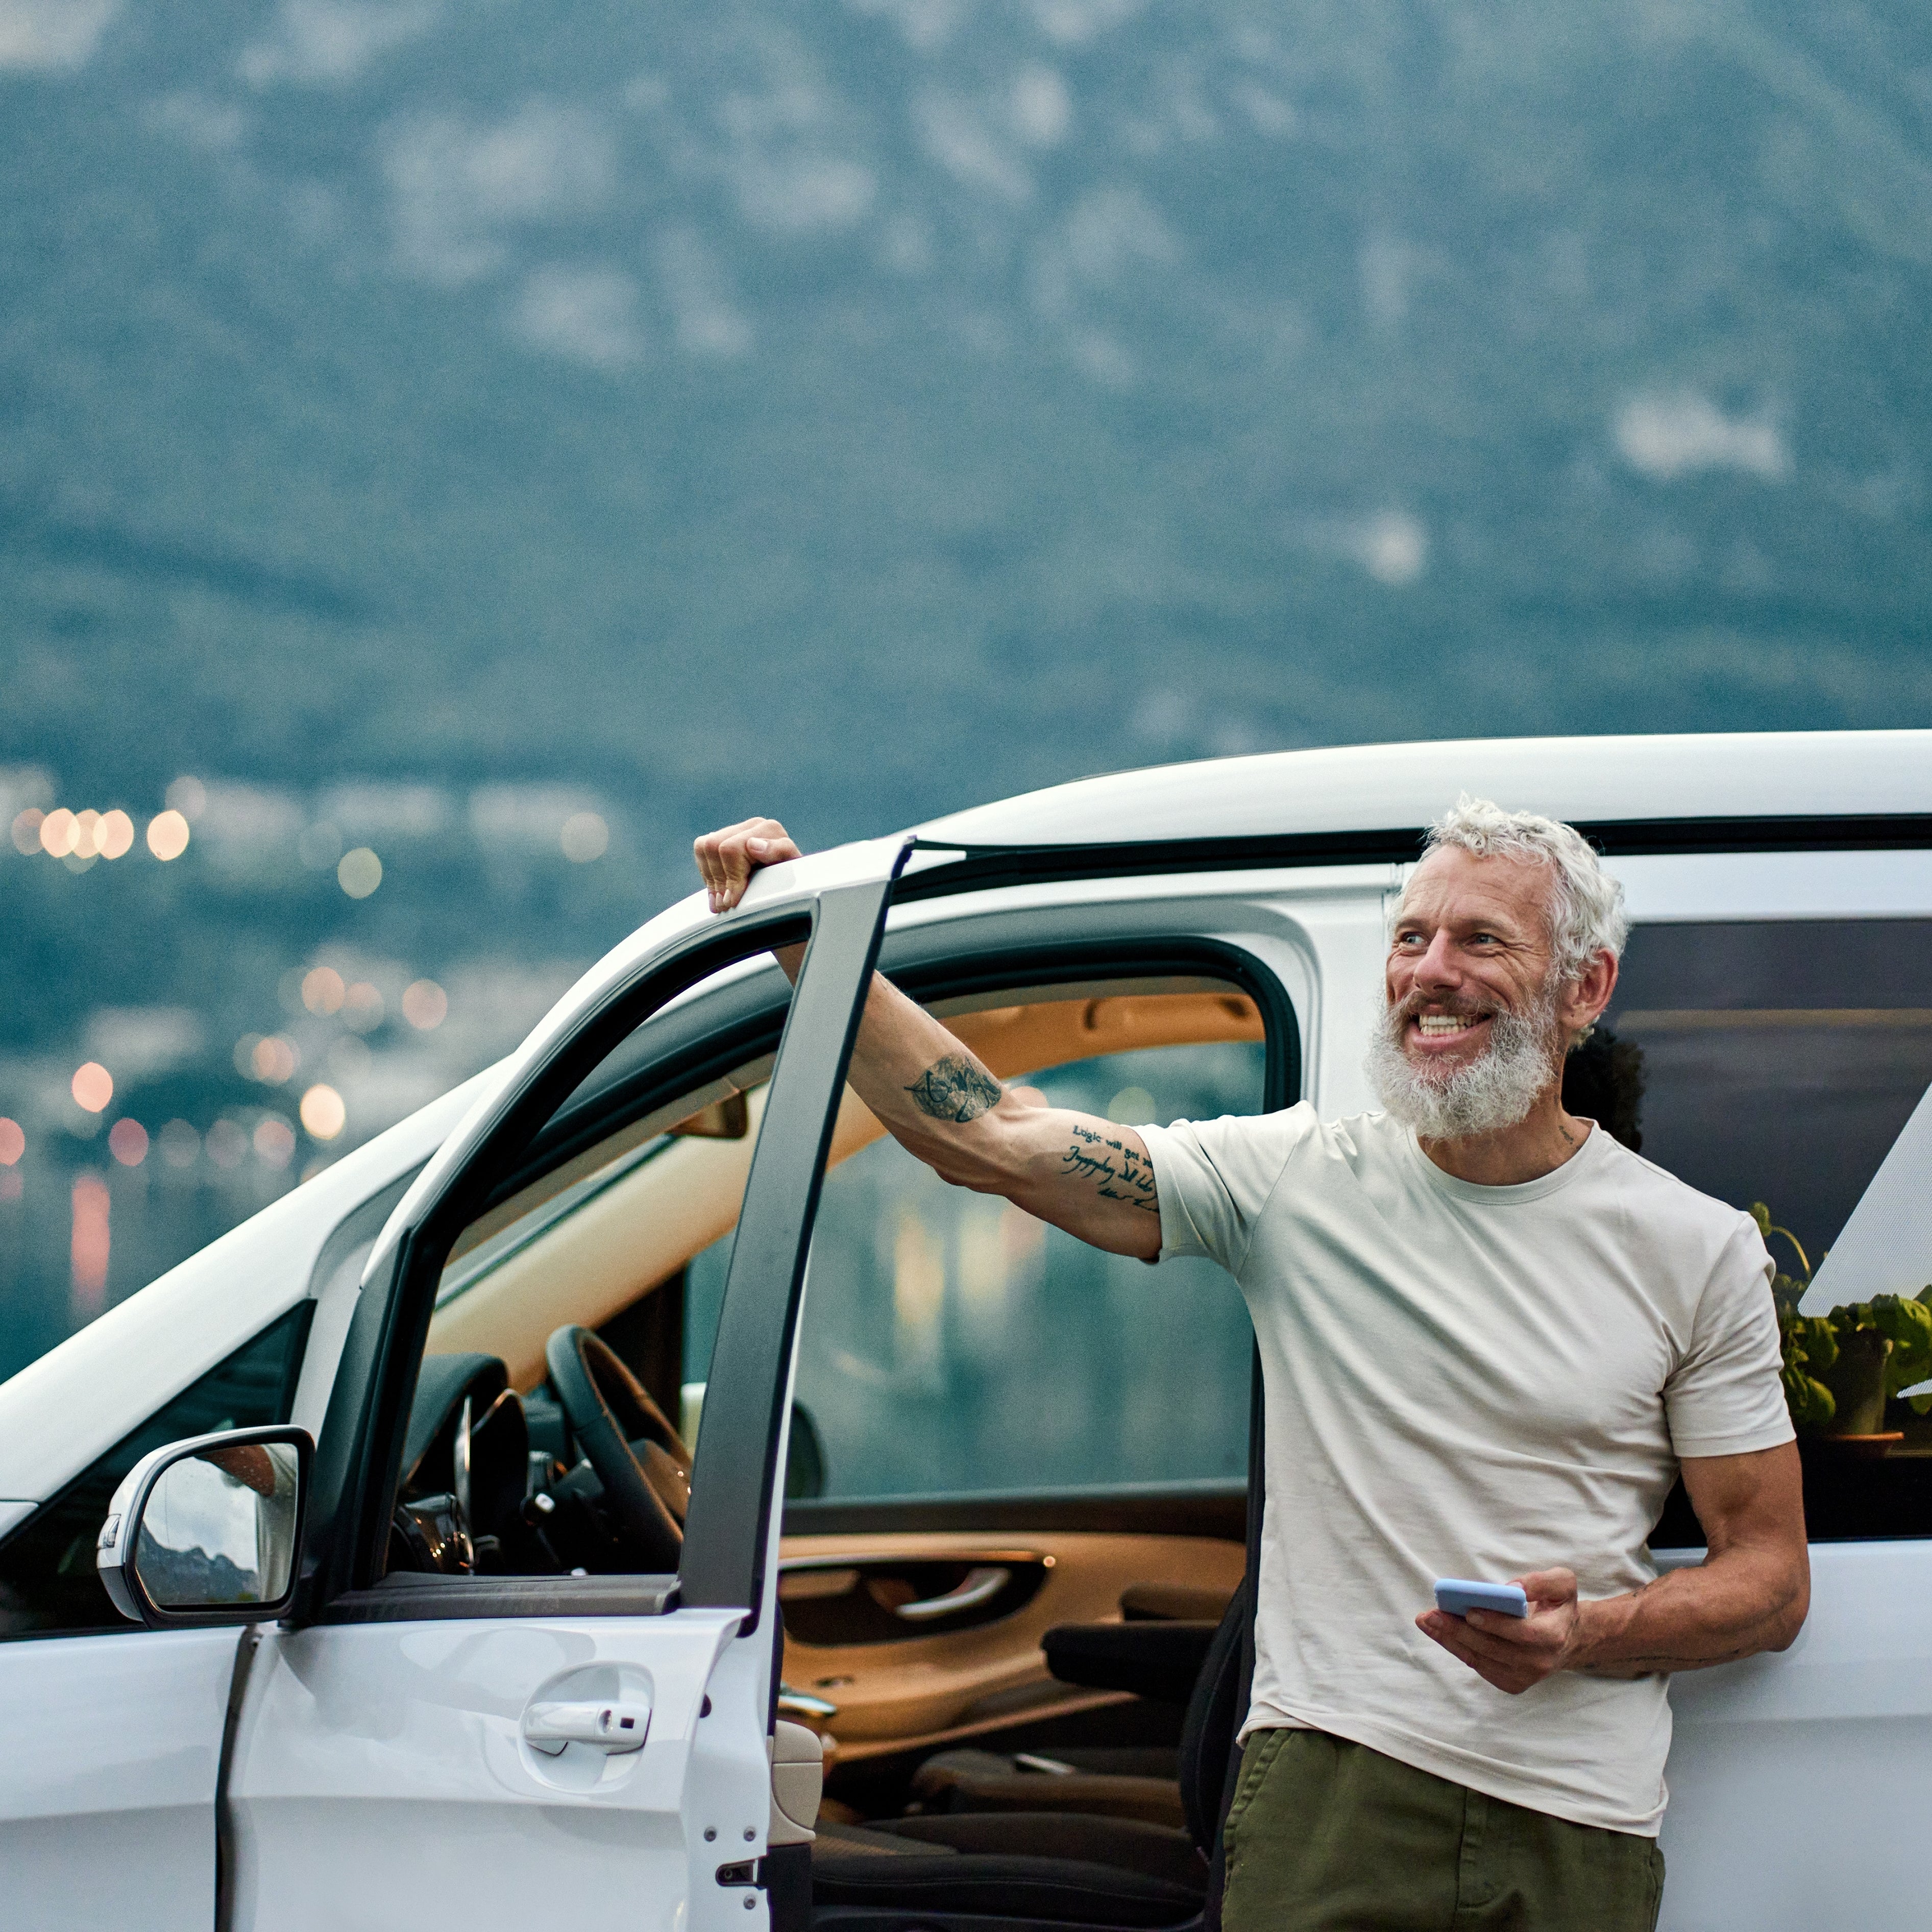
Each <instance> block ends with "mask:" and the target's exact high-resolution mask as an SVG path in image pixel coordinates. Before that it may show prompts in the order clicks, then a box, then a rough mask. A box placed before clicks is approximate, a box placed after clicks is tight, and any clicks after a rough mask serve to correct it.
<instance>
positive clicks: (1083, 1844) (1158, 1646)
mask: <svg viewBox="0 0 1932 1932" xmlns="http://www.w3.org/2000/svg"><path fill="white" fill-rule="evenodd" d="M935 1010H937V1011H938V1012H940V1013H941V1014H942V1016H944V1018H945V1019H946V1020H947V1024H948V1025H950V1026H951V1027H952V1028H953V1029H954V1030H955V1031H956V1032H957V1033H958V1034H959V1035H960V1037H962V1038H963V1039H964V1040H965V1041H966V1042H967V1043H968V1045H970V1046H971V1047H972V1049H974V1052H977V1054H979V1055H980V1057H981V1058H983V1060H984V1061H986V1064H988V1065H989V1067H991V1068H992V1070H994V1072H995V1073H997V1074H998V1076H1000V1077H1001V1079H1003V1080H1004V1081H1007V1082H1021V1083H1022V1084H1027V1085H1037V1088H1038V1089H1039V1091H1041V1092H1043V1094H1048V1095H1049V1096H1050V1097H1052V1098H1053V1099H1054V1100H1056V1101H1065V1102H1066V1103H1069V1104H1077V1105H1080V1106H1084V1107H1087V1108H1089V1109H1091V1110H1092V1111H1094V1112H1098V1113H1102V1114H1106V1115H1109V1116H1110V1117H1111V1118H1116V1119H1121V1120H1123V1121H1141V1120H1153V1119H1157V1118H1158V1119H1162V1120H1166V1119H1171V1118H1182V1117H1188V1118H1193V1117H1199V1115H1202V1113H1204V1112H1251V1111H1254V1110H1256V1109H1258V1108H1259V1107H1260V1106H1262V1105H1263V1104H1264V1096H1263V1061H1264V1053H1265V1022H1264V1019H1263V1016H1262V1012H1261V1010H1259V1007H1258V1006H1257V1004H1256V1001H1255V1000H1254V999H1253V998H1251V997H1250V995H1248V994H1247V992H1244V990H1243V989H1241V988H1240V987H1239V986H1235V985H1232V984H1230V983H1223V982H1219V981H1217V980H1211V979H1203V978H1200V977H1173V976H1168V977H1162V978H1158V979H1154V978H1145V979H1137V980H1127V979H1123V980H1106V981H1088V982H1085V983H1075V984H1065V983H1062V984H1058V985H1049V986H1036V987H1031V988H1019V989H1001V991H999V992H997V993H985V992H982V993H978V994H976V995H974V996H972V997H971V998H966V999H962V1000H957V1001H950V1002H947V1003H944V1004H941V1005H938V1006H937V1007H935ZM771 1067H772V1055H771V1054H770V1052H769V1051H763V1052H760V1053H758V1054H757V1055H755V1056H754V1057H753V1058H749V1059H748V1060H747V1061H745V1062H744V1064H741V1065H738V1066H736V1067H732V1068H730V1070H729V1071H728V1072H727V1073H725V1074H724V1075H722V1076H718V1075H715V1074H714V1075H713V1076H712V1077H710V1078H709V1079H707V1080H706V1081H705V1082H703V1084H701V1085H699V1086H698V1087H697V1088H694V1090H691V1091H687V1092H685V1093H684V1094H681V1095H679V1097H678V1098H677V1100H676V1102H675V1103H670V1104H667V1105H664V1106H658V1107H656V1108H655V1109H653V1110H652V1112H649V1114H646V1115H643V1116H642V1117H641V1118H637V1119H634V1120H628V1121H625V1123H624V1124H622V1126H620V1127H615V1128H614V1129H613V1130H611V1131H610V1132H609V1133H606V1134H604V1136H601V1138H599V1139H595V1140H594V1141H591V1142H589V1143H588V1144H584V1143H583V1136H581V1135H578V1136H576V1137H575V1139H574V1140H573V1141H572V1142H571V1143H570V1145H571V1150H572V1151H571V1152H570V1153H569V1155H568V1158H567V1159H564V1160H559V1161H558V1162H556V1163H554V1164H553V1166H550V1168H549V1169H548V1170H547V1172H542V1173H541V1174H538V1175H535V1176H534V1177H533V1178H527V1179H526V1180H523V1181H522V1184H520V1185H519V1186H518V1187H517V1188H516V1189H515V1190H514V1192H513V1193H510V1194H508V1196H506V1198H504V1199H501V1200H499V1201H498V1202H496V1204H495V1205H493V1206H492V1207H490V1208H489V1209H488V1211H487V1212H485V1213H484V1214H482V1215H481V1216H479V1217H478V1219H477V1220H475V1222H474V1223H472V1226H470V1227H469V1228H468V1229H466V1230H465V1232H463V1235H461V1236H460V1237H459V1238H458V1240H457V1241H456V1242H455V1244H453V1246H452V1250H451V1253H450V1254H449V1258H448V1260H447V1262H446V1266H445V1268H444V1272H443V1280H442V1283H441V1286H440V1290H439V1295H438V1306H437V1312H436V1314H435V1316H434V1321H433V1323H432V1325H431V1331H430V1337H429V1341H428V1352H427V1353H426V1355H425V1358H424V1360H423V1362H422V1367H421V1371H420V1373H419V1379H418V1384H417V1388H416V1396H415V1400H414V1403H413V1407H412V1410H411V1415H410V1426H409V1430H408V1435H407V1443H406V1446H405V1449H404V1475H403V1480H402V1484H401V1491H400V1496H399V1501H398V1507H397V1509H396V1512H395V1520H394V1523H393V1526H392V1532H391V1536H390V1543H389V1566H390V1568H391V1570H392V1571H397V1570H439V1571H446V1572H458V1573H460V1572H475V1573H478V1574H571V1573H577V1574H584V1573H587V1574H617V1573H630V1572H657V1573H661V1572H664V1571H670V1570H674V1569H675V1568H676V1566H677V1562H678V1553H679V1539H680V1535H681V1526H682V1522H683V1519H684V1514H685V1505H686V1502H687V1501H688V1496H689V1492H690V1472H691V1442H693V1440H694V1439H695V1436H696V1434H697V1432H698V1431H699V1430H701V1427H702V1415H703V1387H704V1383H703V1367H704V1365H705V1363H706V1360H707V1358H708V1349H709V1332H710V1330H711V1328H712V1327H715V1322H716V1317H717V1306H718V1298H719V1295H720V1292H721V1283H722V1278H723V1271H724V1262H725V1260H726V1259H727V1251H728V1247H729V1243H730V1235H731V1231H732V1229H733V1223H734V1222H735V1220H736V1214H737V1211H738V1206H739V1202H740V1200H741V1199H742V1194H743V1190H744V1187H745V1178H746V1176H747V1175H748V1171H749V1166H750V1160H751V1152H752V1149H753V1147H754V1144H755V1141H756V1136H757V1127H758V1123H759V1121H760V1118H761V1115H762V1111H763V1099H764V1093H765V1085H766V1082H767V1080H768V1079H769V1073H770V1070H771ZM1022 1224H1024V1225H1022ZM1190 1270H1196V1272H1195V1273H1190V1272H1188V1271H1190ZM1190 1294H1191V1295H1195V1296H1199V1297H1200V1298H1201V1300H1200V1301H1199V1303H1197V1304H1195V1305H1193V1306H1192V1307H1190ZM1124 1298H1125V1299H1124ZM1163 1303H1164V1304H1167V1306H1166V1310H1165V1313H1163V1314H1161V1315H1160V1317H1159V1319H1153V1320H1150V1321H1142V1322H1139V1323H1138V1324H1136V1323H1133V1322H1127V1323H1123V1322H1122V1321H1121V1315H1122V1313H1123V1311H1124V1309H1126V1308H1127V1307H1134V1308H1138V1309H1140V1310H1143V1311H1144V1312H1147V1313H1150V1314H1151V1313H1154V1311H1156V1310H1158V1309H1159V1307H1160V1304H1163ZM805 1310H806V1312H805V1317H804V1321H803V1324H802V1333H801V1337H800V1340H799V1372H798V1377H797V1385H796V1395H797V1399H796V1403H795V1406H794V1409H793V1417H792V1424H791V1430H790V1439H789V1450H788V1454H787V1466H786V1471H785V1493H786V1504H785V1518H784V1536H783V1540H782V1543H781V1577H780V1582H779V1586H778V1595H779V1604H780V1611H781V1620H782V1623H783V1625H784V1661H783V1666H782V1674H783V1679H784V1682H783V1685H782V1688H781V1691H780V1694H779V1698H778V1715H779V1718H780V1720H781V1724H784V1725H787V1726H789V1725H798V1726H802V1727H804V1728H805V1730H806V1731H808V1733H810V1734H811V1736H812V1737H813V1738H814V1739H816V1740H817V1750H818V1751H822V1754H823V1766H824V1776H823V1793H822V1796H821V1797H820V1799H819V1802H818V1803H817V1808H816V1813H815V1816H814V1817H812V1818H811V1819H810V1820H802V1821H801V1822H802V1823H809V1824H810V1825H811V1826H814V1828H815V1832H816V1837H815V1841H814V1843H813V1844H812V1846H811V1877H812V1897H813V1910H814V1916H815V1920H816V1921H817V1922H820V1923H826V1924H829V1923H831V1922H833V1921H835V1920H837V1919H838V1918H841V1916H843V1915H849V1914H850V1913H852V1912H859V1913H862V1914H863V1915H865V1916H866V1917H867V1918H868V1921H871V1920H873V1919H874V1918H875V1916H876V1914H877V1911H878V1910H879V1909H880V1908H882V1907H883V1908H888V1909H892V1910H893V1911H895V1912H917V1913H919V1915H921V1917H922V1919H923V1920H924V1921H926V1922H931V1921H933V1920H934V1919H935V1917H938V1918H952V1917H959V1916H962V1915H964V1916H966V1917H970V1918H978V1919H983V1918H986V1917H989V1916H991V1917H998V1918H1007V1919H1026V1920H1033V1921H1054V1922H1073V1923H1079V1924H1118V1925H1123V1926H1128V1925H1131V1926H1155V1925H1169V1924H1181V1923H1184V1922H1185V1921H1190V1920H1191V1919H1193V1918H1196V1917H1198V1916H1199V1914H1200V1912H1201V1911H1202V1906H1203V1903H1204V1900H1205V1897H1206V1894H1207V1891H1208V1876H1209V1870H1210V1859H1211V1855H1212V1852H1213V1847H1214V1840H1215V1836H1216V1834H1217V1829H1218V1826H1219V1822H1220V1815H1221V1809H1222V1807H1221V1802H1220V1800H1221V1796H1222V1790H1223V1783H1224V1781H1225V1780H1226V1775H1227V1773H1228V1770H1229V1764H1230V1762H1231V1752H1232V1739H1233V1735H1234V1727H1235V1721H1236V1715H1237V1712H1238V1708H1239V1706H1240V1704H1241V1699H1242V1697H1243V1694H1244V1678H1245V1673H1246V1670H1247V1667H1248V1664H1249V1660H1248V1658H1247V1654H1246V1651H1245V1649H1244V1641H1245V1639H1244V1633H1245V1631H1246V1628H1247V1619H1245V1618H1244V1616H1243V1615H1242V1611H1241V1605H1242V1603H1243V1601H1244V1595H1243V1581H1244V1574H1245V1571H1246V1568H1247V1547H1246V1545H1247V1482H1246V1465H1247V1451H1248V1408H1249V1397H1250V1387H1251V1375H1252V1369H1251V1341H1250V1337H1249V1334H1248V1330H1247V1318H1246V1314H1245V1311H1244V1310H1243V1309H1242V1307H1241V1304H1240V1301H1239V1298H1238V1295H1237V1294H1236V1293H1235V1291H1234V1289H1233V1287H1232V1284H1231V1283H1227V1282H1226V1280H1225V1279H1224V1278H1222V1277H1218V1276H1217V1275H1214V1274H1212V1273H1211V1271H1206V1270H1205V1266H1202V1265H1194V1264H1179V1265H1172V1266H1170V1267H1169V1268H1166V1269H1163V1270H1162V1271H1154V1270H1151V1269H1148V1268H1144V1267H1143V1266H1142V1265H1141V1264H1139V1263H1137V1262H1132V1261H1130V1260H1127V1259H1124V1258H1119V1257H1111V1256H1097V1255H1096V1254H1095V1253H1094V1251H1092V1250H1087V1249H1085V1248H1084V1247H1081V1245H1080V1244H1077V1243H1074V1242H1072V1241H1069V1240H1067V1238H1065V1237H1063V1236H1061V1235H1059V1234H1058V1231H1054V1230H1049V1229H1046V1228H1044V1227H1043V1226H1042V1225H1041V1224H1040V1223H1036V1222H1033V1221H1032V1220H1031V1217H1026V1216H1024V1215H1022V1214H1020V1213H1019V1211H1018V1210H1017V1209H1014V1208H1010V1207H1009V1206H1008V1205H1007V1204H1005V1203H1004V1202H989V1201H987V1200H986V1199H983V1198H982V1197H979V1196H969V1195H965V1194H962V1193H959V1191H958V1190H951V1189H947V1188H945V1187H944V1186H943V1184H940V1183H938V1181H936V1179H935V1178H934V1177H932V1175H929V1173H928V1172H927V1171H926V1170H925V1169H923V1168H921V1167H919V1166H918V1165H917V1164H916V1163H913V1162H912V1161H911V1160H910V1158H909V1157H906V1156H905V1155H904V1154H903V1153H902V1152H901V1151H900V1150H899V1149H898V1148H897V1147H896V1145H894V1144H893V1143H892V1142H889V1141H887V1140H886V1139H884V1138H883V1134H882V1130H880V1127H879V1126H878V1124H877V1121H875V1120H874V1118H873V1117H872V1116H871V1114H870V1112H868V1110H867V1109H865V1106H863V1104H862V1103H861V1102H860V1101H859V1100H858V1099H857V1097H856V1095H854V1094H852V1093H851V1092H850V1091H849V1090H848V1091H847V1092H846V1094H845V1095H844V1099H843V1103H842V1105H841V1110H840V1112H839V1116H838V1123H837V1126H836V1129H835V1134H834V1138H833V1143H832V1152H831V1155H830V1158H829V1166H828V1175H827V1181H826V1190H825V1193H824V1196H823V1201H822V1202H821V1206H820V1212H819V1218H818V1222H817V1232H816V1234H815V1237H814V1247H813V1253H812V1261H811V1276H810V1278H809V1286H808V1292H807V1298H806V1304H805ZM1123 1326H1125V1327H1126V1328H1128V1329H1130V1330H1135V1329H1138V1330H1140V1331H1146V1332H1145V1334H1144V1336H1143V1338H1142V1341H1141V1343H1139V1345H1137V1352H1136V1355H1135V1359H1133V1360H1131V1361H1128V1360H1124V1359H1123V1358H1122V1356H1121V1337H1120V1334H1119V1331H1120V1330H1121V1328H1122V1327H1123ZM1190 1348H1191V1349H1192V1355H1190Z"/></svg>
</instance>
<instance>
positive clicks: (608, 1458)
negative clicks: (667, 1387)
mask: <svg viewBox="0 0 1932 1932" xmlns="http://www.w3.org/2000/svg"><path fill="white" fill-rule="evenodd" d="M544 1364H545V1365H546V1366H547V1367H548V1369H549V1370H550V1387H551V1388H553V1389H554V1390H555V1391H556V1399H557V1400H558V1401H559V1403H562V1406H563V1412H564V1414H565V1415H566V1416H568V1418H570V1427H571V1433H573V1434H574V1436H576V1438H577V1442H578V1443H579V1444H580V1445H581V1446H582V1448H583V1453H584V1454H585V1455H586V1456H587V1457H589V1459H590V1466H591V1468H592V1469H595V1471H596V1472H597V1480H598V1481H599V1482H600V1483H601V1484H603V1485H604V1502H605V1503H606V1505H607V1506H608V1507H609V1509H610V1514H612V1516H613V1517H614V1518H615V1519H616V1529H617V1533H618V1535H619V1537H620V1538H622V1540H623V1541H625V1543H627V1544H629V1545H630V1546H631V1548H632V1549H633V1550H635V1551H636V1552H637V1555H638V1556H639V1558H640V1560H641V1562H642V1564H643V1568H646V1570H650V1571H667V1570H675V1569H676V1568H677V1563H678V1558H679V1556H680V1555H681V1554H682V1551H683V1549H684V1512H685V1507H686V1505H688V1503H689V1502H690V1500H691V1451H689V1450H688V1449H687V1448H685V1446H684V1443H683V1441H682V1439H681V1438H680V1437H679V1435H678V1433H677V1431H676V1430H675V1429H673V1427H671V1426H670V1421H669V1420H668V1418H667V1417H666V1416H665V1415H664V1411H663V1410H662V1409H660V1408H658V1406H657V1404H656V1403H654V1402H653V1401H652V1400H651V1398H650V1397H649V1394H646V1391H645V1389H644V1387H643V1384H642V1383H641V1382H639V1381H638V1380H637V1377H636V1376H634V1375H632V1374H631V1372H630V1370H628V1368H626V1367H625V1366H624V1364H623V1363H622V1361H619V1359H618V1358H617V1356H616V1354H615V1353H614V1352H613V1351H612V1349H610V1345H609V1344H608V1343H606V1342H604V1341H603V1340H601V1339H600V1338H599V1337H598V1336H596V1335H595V1334H592V1332H591V1331H590V1330H589V1329H588V1328H581V1327H580V1326H578V1325H577V1324H576V1323H574V1322H571V1323H569V1324H567V1325H565V1327H563V1328H559V1330H558V1331H556V1334H554V1335H553V1336H552V1337H550V1340H549V1341H548V1342H547V1343H545V1344H544Z"/></svg>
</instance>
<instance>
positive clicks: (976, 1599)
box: [892, 1563, 1013, 1624]
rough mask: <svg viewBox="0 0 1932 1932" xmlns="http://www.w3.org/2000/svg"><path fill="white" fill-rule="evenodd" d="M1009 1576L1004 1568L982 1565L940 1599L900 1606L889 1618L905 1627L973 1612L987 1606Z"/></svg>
mask: <svg viewBox="0 0 1932 1932" xmlns="http://www.w3.org/2000/svg"><path fill="white" fill-rule="evenodd" d="M1012 1581H1013V1572H1012V1571H1010V1570H1009V1569H1007V1568H1005V1567H1004V1565H998V1564H990V1563H989V1564H984V1565H981V1566H980V1568H978V1569H976V1570H969V1571H967V1573H966V1574H965V1576H964V1577H962V1578H961V1579H960V1580H959V1583H958V1584H957V1585H956V1586H955V1587H954V1588H953V1589H950V1590H948V1591H947V1593H946V1594H945V1595H944V1596H943V1597H924V1598H921V1599H920V1600H919V1601H918V1602H917V1603H916V1604H900V1605H899V1606H898V1608H897V1609H896V1610H894V1611H893V1613H892V1614H893V1615H894V1616H898V1617H903V1618H904V1619H905V1620H906V1622H907V1623H909V1624H922V1623H929V1622H932V1620H933V1619H935V1618H936V1617H950V1616H957V1615H958V1614H959V1612H960V1611H962V1610H977V1609H978V1608H979V1607H980V1605H981V1604H989V1603H991V1602H992V1600H993V1599H994V1598H995V1597H997V1596H998V1595H999V1594H1000V1592H1001V1591H1002V1590H1004V1589H1005V1588H1006V1587H1007V1585H1008V1584H1009V1583H1011V1582H1012Z"/></svg>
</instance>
